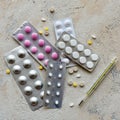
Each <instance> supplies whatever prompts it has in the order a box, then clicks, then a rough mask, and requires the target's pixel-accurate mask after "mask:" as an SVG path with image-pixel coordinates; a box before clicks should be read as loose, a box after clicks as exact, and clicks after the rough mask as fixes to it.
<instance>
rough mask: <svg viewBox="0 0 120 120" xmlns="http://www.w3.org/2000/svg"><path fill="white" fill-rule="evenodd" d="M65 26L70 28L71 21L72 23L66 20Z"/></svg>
mask: <svg viewBox="0 0 120 120" xmlns="http://www.w3.org/2000/svg"><path fill="white" fill-rule="evenodd" d="M64 25H65V26H66V27H69V26H70V25H71V21H70V20H69V19H66V20H65V21H64Z"/></svg>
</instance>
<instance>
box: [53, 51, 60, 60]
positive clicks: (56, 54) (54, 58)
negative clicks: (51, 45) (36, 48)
mask: <svg viewBox="0 0 120 120" xmlns="http://www.w3.org/2000/svg"><path fill="white" fill-rule="evenodd" d="M51 57H52V59H53V60H56V59H58V57H59V55H58V53H56V52H53V53H52V55H51Z"/></svg>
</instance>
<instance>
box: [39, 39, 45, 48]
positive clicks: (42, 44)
mask: <svg viewBox="0 0 120 120" xmlns="http://www.w3.org/2000/svg"><path fill="white" fill-rule="evenodd" d="M38 45H39V46H40V47H43V46H44V45H45V41H44V40H43V39H40V40H39V41H38Z"/></svg>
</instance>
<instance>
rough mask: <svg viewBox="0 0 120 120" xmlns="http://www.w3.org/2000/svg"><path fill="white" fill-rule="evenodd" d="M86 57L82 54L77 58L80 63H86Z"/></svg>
mask: <svg viewBox="0 0 120 120" xmlns="http://www.w3.org/2000/svg"><path fill="white" fill-rule="evenodd" d="M86 61H87V60H86V58H85V57H84V56H81V57H80V58H79V62H80V63H81V64H85V63H86Z"/></svg>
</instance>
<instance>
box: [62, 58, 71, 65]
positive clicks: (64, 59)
mask: <svg viewBox="0 0 120 120" xmlns="http://www.w3.org/2000/svg"><path fill="white" fill-rule="evenodd" d="M61 61H62V62H65V63H66V64H69V63H70V60H69V59H68V58H62V60H61Z"/></svg>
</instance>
